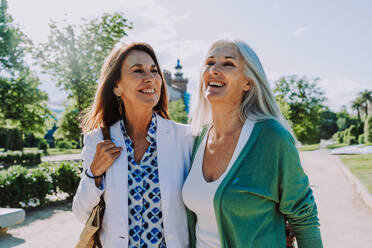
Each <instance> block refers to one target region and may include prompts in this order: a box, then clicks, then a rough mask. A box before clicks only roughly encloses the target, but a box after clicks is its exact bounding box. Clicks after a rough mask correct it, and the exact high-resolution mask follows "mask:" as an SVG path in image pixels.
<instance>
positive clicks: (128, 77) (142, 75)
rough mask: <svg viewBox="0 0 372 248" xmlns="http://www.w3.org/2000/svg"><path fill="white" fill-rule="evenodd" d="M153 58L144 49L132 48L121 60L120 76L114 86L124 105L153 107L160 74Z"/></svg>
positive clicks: (159, 84)
mask: <svg viewBox="0 0 372 248" xmlns="http://www.w3.org/2000/svg"><path fill="white" fill-rule="evenodd" d="M159 73H160V72H159V71H158V68H157V66H156V64H155V62H154V61H153V59H152V58H151V57H150V55H148V54H147V53H146V52H144V51H138V50H132V51H130V52H129V54H128V55H127V57H126V58H125V59H124V61H123V65H122V68H121V78H120V80H119V82H118V83H117V86H116V87H115V88H114V93H115V95H116V96H120V97H121V98H122V99H123V101H124V105H125V107H126V108H127V107H129V106H133V107H135V108H136V107H141V106H142V107H146V108H151V109H152V108H153V107H154V106H155V105H156V104H157V103H158V102H159V98H160V93H161V84H162V80H161V76H160V74H159Z"/></svg>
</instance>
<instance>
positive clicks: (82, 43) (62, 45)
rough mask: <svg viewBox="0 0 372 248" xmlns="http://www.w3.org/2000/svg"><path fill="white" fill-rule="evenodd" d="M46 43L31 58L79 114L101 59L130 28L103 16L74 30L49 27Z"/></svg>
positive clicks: (117, 16)
mask: <svg viewBox="0 0 372 248" xmlns="http://www.w3.org/2000/svg"><path fill="white" fill-rule="evenodd" d="M49 26H50V32H51V33H50V36H49V40H48V42H46V43H44V44H42V45H41V46H40V47H38V49H37V52H36V53H35V54H34V56H35V58H36V59H37V60H38V61H39V63H40V65H41V67H42V68H43V70H44V72H46V73H48V74H49V75H50V76H51V77H52V79H54V80H55V81H56V82H57V85H58V86H60V87H62V88H63V89H64V90H66V91H67V92H68V94H69V95H68V98H69V99H72V100H73V105H74V106H75V107H76V109H77V110H78V111H79V113H80V112H81V111H82V110H83V109H85V108H87V107H88V106H89V105H90V103H91V100H92V98H93V96H94V93H95V89H96V86H97V82H98V77H99V74H100V69H101V66H102V64H103V62H104V59H105V58H106V56H107V55H108V54H109V52H110V51H111V50H112V49H113V47H114V46H115V44H117V43H118V42H119V41H120V40H121V39H122V38H124V37H125V36H127V30H128V29H131V28H132V24H131V23H128V21H127V19H126V18H125V17H124V14H123V13H113V14H104V15H102V16H101V17H99V18H95V19H92V20H90V21H89V22H87V21H86V22H85V23H84V24H82V25H80V26H78V27H76V26H73V25H67V26H66V25H65V26H61V25H60V26H59V25H58V24H57V23H56V22H52V23H51V24H50V25H49Z"/></svg>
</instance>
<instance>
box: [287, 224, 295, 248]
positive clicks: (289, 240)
mask: <svg viewBox="0 0 372 248" xmlns="http://www.w3.org/2000/svg"><path fill="white" fill-rule="evenodd" d="M285 234H286V242H287V245H286V247H287V248H294V247H295V246H294V241H295V236H294V232H293V230H292V228H291V226H290V225H289V223H288V222H287V223H286V224H285Z"/></svg>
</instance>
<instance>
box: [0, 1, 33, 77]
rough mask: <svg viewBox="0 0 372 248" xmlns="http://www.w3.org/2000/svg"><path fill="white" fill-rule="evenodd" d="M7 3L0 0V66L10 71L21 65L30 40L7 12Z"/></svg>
mask: <svg viewBox="0 0 372 248" xmlns="http://www.w3.org/2000/svg"><path fill="white" fill-rule="evenodd" d="M7 10H8V4H7V1H6V0H1V5H0V68H2V69H4V70H7V71H8V72H9V73H12V71H13V70H14V69H16V70H17V69H19V68H22V67H23V65H22V64H23V62H24V61H23V58H24V55H25V53H26V50H27V49H28V47H29V45H30V44H31V41H30V40H29V39H28V38H27V37H26V35H25V34H24V33H22V31H21V30H20V29H19V28H18V26H17V25H16V24H15V23H14V21H13V18H12V17H11V16H10V15H9V14H8V13H7Z"/></svg>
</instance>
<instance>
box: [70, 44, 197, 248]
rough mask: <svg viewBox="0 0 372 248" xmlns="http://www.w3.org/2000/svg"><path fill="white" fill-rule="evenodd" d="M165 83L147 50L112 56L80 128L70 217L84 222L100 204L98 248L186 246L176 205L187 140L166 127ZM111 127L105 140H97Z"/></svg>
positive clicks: (135, 47)
mask: <svg viewBox="0 0 372 248" xmlns="http://www.w3.org/2000/svg"><path fill="white" fill-rule="evenodd" d="M167 104H168V96H167V89H166V84H165V80H164V77H163V75H162V72H161V70H160V67H159V64H158V61H157V59H156V56H155V53H154V51H153V49H152V48H151V47H150V46H149V45H148V44H144V43H132V44H129V45H123V46H121V47H118V48H116V49H114V50H113V51H112V52H111V54H110V55H109V56H108V58H107V60H106V62H105V64H104V65H103V67H102V71H101V77H100V82H99V85H98V89H97V92H96V96H95V99H94V102H93V105H92V108H91V110H90V112H89V113H88V114H87V115H86V117H85V119H84V121H83V124H82V128H83V132H84V134H85V136H84V148H83V151H82V158H83V169H84V171H83V175H82V179H81V181H80V185H79V188H78V190H77V192H76V195H75V197H74V200H73V207H72V208H73V212H74V214H75V215H76V217H77V218H78V219H79V220H81V221H82V222H86V220H87V219H88V217H89V214H90V213H91V211H92V209H93V207H94V206H96V205H97V204H98V203H99V201H100V197H101V195H102V194H103V198H104V201H105V204H106V209H105V213H104V217H103V222H102V228H101V230H100V233H99V237H100V242H101V243H102V245H103V247H110V248H111V247H186V246H187V244H188V231H187V219H186V212H185V208H184V205H183V202H182V199H181V189H182V184H183V182H184V180H185V177H186V174H187V172H188V169H189V163H190V154H191V149H192V145H193V144H192V143H193V139H192V137H191V136H188V135H187V132H186V127H185V126H184V125H180V124H176V123H175V122H173V121H171V120H169V115H168V107H167ZM102 127H110V135H111V140H103V134H102V131H101V128H102Z"/></svg>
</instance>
